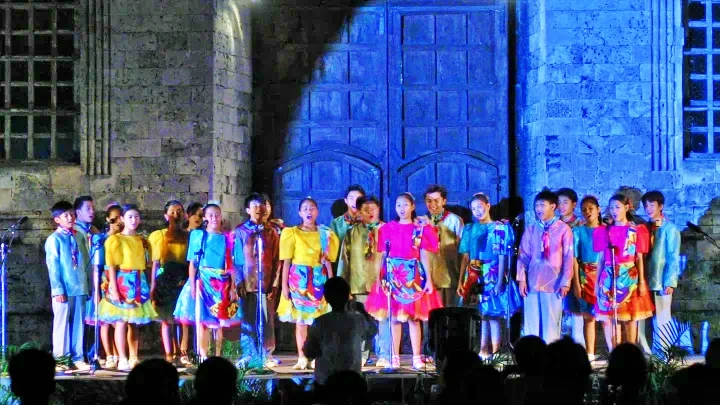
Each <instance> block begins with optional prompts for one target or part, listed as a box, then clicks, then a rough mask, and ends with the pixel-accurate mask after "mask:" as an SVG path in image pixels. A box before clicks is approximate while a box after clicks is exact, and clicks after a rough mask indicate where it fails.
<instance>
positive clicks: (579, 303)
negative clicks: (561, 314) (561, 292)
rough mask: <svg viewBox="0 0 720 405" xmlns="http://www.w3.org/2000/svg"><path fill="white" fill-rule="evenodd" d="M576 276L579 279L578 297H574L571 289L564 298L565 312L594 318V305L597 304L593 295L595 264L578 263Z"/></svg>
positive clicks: (596, 276)
mask: <svg viewBox="0 0 720 405" xmlns="http://www.w3.org/2000/svg"><path fill="white" fill-rule="evenodd" d="M578 276H579V277H580V297H576V296H575V294H573V292H572V288H571V289H570V292H569V293H568V295H567V296H566V297H565V311H566V312H569V313H571V314H576V315H581V314H588V315H593V316H594V315H595V303H597V296H596V295H595V286H596V285H597V279H598V270H597V263H580V266H579V267H578Z"/></svg>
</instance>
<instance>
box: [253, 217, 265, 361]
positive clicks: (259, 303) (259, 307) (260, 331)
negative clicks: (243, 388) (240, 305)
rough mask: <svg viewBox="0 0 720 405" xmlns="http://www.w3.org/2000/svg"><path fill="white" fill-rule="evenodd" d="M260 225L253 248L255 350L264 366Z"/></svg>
mask: <svg viewBox="0 0 720 405" xmlns="http://www.w3.org/2000/svg"><path fill="white" fill-rule="evenodd" d="M262 230H263V227H262V225H261V226H260V228H259V229H258V232H257V239H256V240H255V249H256V250H257V289H258V294H257V295H258V297H257V319H256V320H257V350H258V353H259V354H260V362H261V364H262V366H260V367H261V368H263V369H264V368H265V357H266V356H265V310H266V308H265V307H266V305H265V302H264V300H265V293H264V292H263V286H264V284H263V272H262V257H263V248H264V246H263V240H262V234H261V232H262Z"/></svg>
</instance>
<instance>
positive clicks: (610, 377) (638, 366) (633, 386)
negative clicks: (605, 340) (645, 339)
mask: <svg viewBox="0 0 720 405" xmlns="http://www.w3.org/2000/svg"><path fill="white" fill-rule="evenodd" d="M606 375H607V383H608V384H609V385H613V386H615V387H623V391H625V392H629V393H639V392H640V391H641V390H642V389H643V387H644V386H645V382H646V381H647V375H648V367H647V361H645V355H644V354H643V352H642V350H640V348H639V347H637V346H636V345H634V344H632V343H623V344H620V345H618V346H617V347H616V348H615V350H613V351H612V353H610V359H609V360H608V367H607V371H606Z"/></svg>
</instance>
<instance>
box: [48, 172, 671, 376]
mask: <svg viewBox="0 0 720 405" xmlns="http://www.w3.org/2000/svg"><path fill="white" fill-rule="evenodd" d="M344 199H345V203H346V204H347V207H348V210H347V212H346V213H344V214H343V215H341V216H339V217H337V218H335V219H334V220H333V221H332V223H331V224H330V227H326V226H323V225H320V224H318V223H317V218H318V214H319V212H318V205H317V203H316V202H315V200H313V199H312V198H311V197H307V198H304V199H303V200H302V201H300V204H299V206H298V215H299V217H300V220H299V225H297V226H292V227H286V226H285V224H284V222H283V221H282V220H280V219H273V218H272V206H271V201H270V200H269V198H268V197H267V196H266V195H264V194H258V193H253V194H251V195H250V196H249V197H248V198H247V199H246V200H245V212H246V213H247V216H248V220H247V221H245V222H243V223H241V224H240V225H238V226H237V227H236V228H235V229H234V230H232V231H230V232H226V231H225V229H224V227H223V222H222V221H223V220H222V211H221V208H220V206H219V205H218V204H215V203H209V204H207V205H205V206H202V205H201V204H198V203H191V204H189V205H188V206H187V209H185V208H184V207H183V204H182V203H181V202H179V201H175V200H172V201H168V203H167V204H166V205H165V208H164V218H165V221H166V222H167V226H166V227H165V228H163V229H160V230H156V231H154V232H152V233H151V234H150V236H149V237H148V238H147V239H146V238H145V237H144V236H143V235H141V234H139V233H138V231H137V230H138V227H139V226H140V223H141V214H140V211H139V209H138V207H136V206H134V205H122V206H121V205H119V204H111V205H109V206H108V207H107V208H106V210H105V226H104V229H103V231H102V232H101V231H99V230H98V229H97V228H95V227H94V226H93V225H92V223H93V221H94V215H95V207H94V202H93V199H92V198H91V197H88V196H83V197H79V198H78V199H77V200H76V201H75V204H74V205H73V204H70V203H68V202H66V201H61V202H58V203H56V204H55V205H54V206H53V207H52V209H51V213H52V218H53V220H54V222H55V223H56V224H57V230H56V231H55V232H54V233H53V234H52V235H50V236H49V237H48V239H47V241H46V243H45V251H46V262H47V267H48V272H49V278H50V285H51V294H52V303H53V313H54V321H53V352H54V354H55V355H57V356H63V355H68V356H70V357H71V358H72V360H73V361H74V362H75V367H77V368H78V369H87V368H89V365H88V364H87V362H86V361H85V360H86V357H85V356H86V355H87V358H88V359H92V357H93V356H94V354H93V353H90V352H89V351H88V350H86V349H85V348H84V347H83V339H84V337H83V323H85V324H88V325H94V324H95V322H96V319H97V320H98V321H99V327H100V329H101V333H100V337H101V340H102V349H103V351H104V353H105V367H106V368H117V369H119V370H130V369H132V367H133V366H134V365H136V364H137V362H138V342H139V334H138V326H139V325H144V324H149V323H151V322H158V323H160V325H161V327H160V329H161V336H162V343H163V347H164V351H165V357H166V359H167V360H168V361H170V362H176V361H177V362H178V363H179V364H178V365H189V364H191V362H190V359H189V356H188V354H187V352H188V346H189V336H190V334H189V328H190V327H197V328H198V329H199V331H200V336H199V339H198V341H199V348H198V349H199V354H200V356H201V357H207V355H208V351H209V341H210V333H209V331H210V330H215V333H214V336H215V338H216V341H217V345H216V355H219V354H220V352H221V348H222V340H223V335H224V334H223V329H225V328H234V327H239V328H240V340H241V348H242V352H243V356H244V358H245V359H250V358H255V357H257V356H258V354H259V353H258V351H259V350H262V351H264V353H263V354H264V358H265V359H266V363H265V365H266V366H268V367H274V366H276V365H277V362H276V361H275V360H274V359H273V357H272V353H273V351H274V349H275V336H274V319H275V315H277V317H278V319H279V320H280V321H282V322H290V323H294V324H295V336H296V343H297V350H298V360H297V363H296V364H295V366H294V369H298V370H300V369H306V368H308V367H312V366H313V363H314V362H309V361H308V358H307V357H306V356H305V355H304V353H303V346H304V343H305V340H306V338H307V333H308V332H307V331H308V326H310V325H312V323H313V321H314V320H315V319H316V318H318V317H319V316H320V315H323V314H325V313H328V312H329V311H330V307H329V304H328V303H327V302H326V301H325V298H324V297H323V288H324V284H325V282H326V281H327V280H328V279H329V278H332V277H334V276H338V277H342V278H344V279H345V280H346V281H347V283H348V285H349V287H350V294H351V296H352V299H353V300H354V305H364V306H365V308H366V309H367V312H368V313H369V314H370V315H372V317H373V318H375V319H376V320H377V321H378V322H379V329H378V330H379V332H378V336H377V337H376V339H375V342H374V343H375V345H374V346H375V352H376V354H377V356H378V358H377V360H376V365H377V366H378V367H398V366H399V364H400V362H399V352H400V341H401V330H402V329H401V324H402V323H405V322H407V323H408V324H409V331H410V340H411V345H412V352H413V353H412V354H413V357H412V366H413V367H414V368H417V369H421V368H424V367H425V363H426V362H427V361H428V359H427V358H425V357H423V356H422V355H421V351H422V340H423V333H422V329H423V327H422V322H426V321H427V320H428V318H429V313H430V311H431V310H433V309H435V308H439V307H442V306H457V305H464V306H475V307H477V308H478V310H479V311H480V312H481V314H482V316H483V322H482V331H481V352H480V355H481V356H483V357H488V356H491V355H492V354H493V353H495V352H497V351H498V350H499V348H500V321H501V320H502V319H506V318H507V317H508V316H512V315H513V314H515V313H516V312H518V311H520V310H521V308H522V311H523V315H524V334H525V335H537V336H540V337H541V338H543V339H544V340H546V341H548V342H549V341H553V340H556V339H558V338H559V337H560V333H561V330H560V325H561V319H562V316H563V313H565V314H566V315H568V316H570V317H571V320H572V325H573V327H572V335H573V338H574V339H575V340H577V341H578V342H581V343H583V344H584V345H585V347H586V349H587V352H588V355H589V356H590V357H591V358H593V357H594V354H595V321H596V320H597V321H600V322H602V324H603V329H604V332H605V337H606V340H607V342H608V346H609V347H615V346H616V345H617V344H618V343H619V342H620V341H629V342H637V341H638V330H640V333H642V332H643V330H644V328H642V327H641V328H639V327H638V326H639V322H644V321H645V320H646V319H648V318H651V317H653V314H654V312H656V317H655V322H654V327H655V329H656V331H657V329H658V328H661V327H662V326H663V325H664V324H666V323H667V322H668V321H669V320H670V303H671V300H672V294H673V291H674V289H675V288H676V287H677V279H678V276H679V273H680V268H679V247H680V233H679V230H678V228H677V227H676V226H675V225H673V224H672V223H671V222H670V221H668V219H667V218H666V217H665V216H664V215H663V207H664V204H665V200H664V196H663V195H662V193H660V192H658V191H650V192H648V193H646V194H645V195H644V196H643V198H642V202H643V204H644V207H645V212H646V213H647V214H648V215H649V217H650V218H649V221H648V222H647V223H646V224H639V223H638V221H637V220H636V218H635V217H634V216H633V213H632V209H631V207H632V201H629V200H628V197H627V196H626V195H624V194H617V195H614V196H613V197H612V198H611V199H610V200H609V201H608V211H607V212H609V216H608V217H607V218H604V219H603V218H602V217H601V207H600V202H599V201H598V200H597V198H596V197H594V196H585V197H583V198H582V200H580V211H581V214H582V217H581V218H579V217H577V216H576V215H575V210H576V207H577V205H578V195H577V193H576V192H575V191H573V190H572V189H568V188H563V189H560V190H558V192H557V193H554V192H551V191H550V190H547V189H545V190H543V191H541V192H540V193H539V194H538V195H537V196H536V197H535V200H534V212H535V216H536V221H532V222H531V223H528V224H527V226H526V227H525V230H524V233H523V235H522V238H521V240H520V243H519V246H518V247H517V249H516V244H515V232H514V227H513V225H514V224H510V223H508V222H507V221H496V220H494V219H493V218H492V217H491V215H490V211H491V207H492V202H491V201H490V199H489V198H488V197H487V196H486V195H485V194H483V193H477V194H475V195H474V196H473V198H472V200H471V201H470V202H469V208H470V210H471V211H472V215H473V222H472V223H469V224H463V221H462V219H461V218H460V217H459V216H457V215H455V214H453V213H451V212H450V211H448V210H447V208H446V202H447V190H446V189H445V188H444V187H442V186H439V185H432V186H430V187H428V189H427V191H426V193H425V195H424V199H425V204H426V206H427V209H428V212H427V213H426V215H423V216H417V214H416V201H415V197H414V196H413V195H412V194H410V193H407V192H406V193H401V194H400V195H398V196H397V197H396V199H395V213H396V214H397V217H396V219H395V220H393V221H391V222H388V223H383V222H382V221H381V220H380V218H381V213H380V206H381V204H380V201H379V200H378V199H377V197H374V196H366V194H365V190H363V188H362V187H361V186H359V185H353V186H350V187H349V188H348V189H347V191H346V193H345V198H344ZM516 252H517V262H516V263H517V266H516V270H517V272H516V275H513V272H512V270H513V266H512V265H513V264H514V263H513V261H512V260H510V259H511V258H513V257H514V254H515V253H516ZM94 280H96V281H94ZM261 300H262V301H261ZM96 302H97V303H98V305H97V307H96V306H95V303H96ZM258 303H261V304H262V305H258ZM262 308H264V311H262V312H259V311H258V309H262ZM275 308H277V309H275ZM615 321H617V324H618V330H615V331H614V330H613V325H615ZM176 324H179V325H182V334H181V338H180V341H177V340H176V338H175V336H174V335H175V334H174V333H173V329H174V325H176ZM261 324H262V325H263V336H262V339H260V340H261V341H262V342H263V343H262V347H258V346H259V345H258V335H259V332H260V331H259V330H258V329H259V325H261ZM613 338H615V340H613ZM371 345H372V342H366V345H365V346H366V347H365V350H364V355H363V363H364V362H365V361H366V360H367V357H368V355H369V349H370V346H371ZM178 354H179V355H180V357H179V359H177V358H176V356H177V355H178ZM61 368H62V366H61Z"/></svg>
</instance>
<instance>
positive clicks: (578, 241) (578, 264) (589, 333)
mask: <svg viewBox="0 0 720 405" xmlns="http://www.w3.org/2000/svg"><path fill="white" fill-rule="evenodd" d="M580 209H581V211H582V215H583V217H584V218H585V223H584V224H582V225H578V226H576V227H575V228H573V240H574V245H575V248H574V250H575V275H574V276H573V281H572V286H571V288H572V294H573V295H574V296H575V300H573V302H574V303H575V305H574V307H573V306H569V307H568V308H569V310H570V311H571V312H573V313H574V314H577V315H582V317H583V319H584V335H585V348H586V350H587V353H588V358H589V359H590V361H592V360H595V304H596V303H597V297H596V296H595V289H596V286H597V277H598V271H597V270H598V263H599V261H600V253H598V252H596V251H595V250H593V233H594V232H595V230H596V229H598V227H600V226H601V224H600V203H599V202H598V200H597V198H595V197H593V196H591V195H588V196H585V197H583V199H582V200H580Z"/></svg>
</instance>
